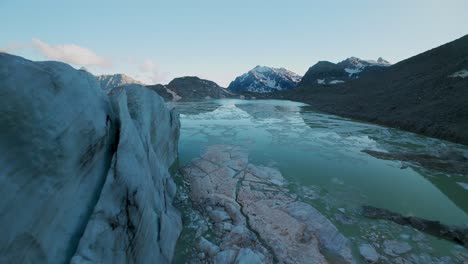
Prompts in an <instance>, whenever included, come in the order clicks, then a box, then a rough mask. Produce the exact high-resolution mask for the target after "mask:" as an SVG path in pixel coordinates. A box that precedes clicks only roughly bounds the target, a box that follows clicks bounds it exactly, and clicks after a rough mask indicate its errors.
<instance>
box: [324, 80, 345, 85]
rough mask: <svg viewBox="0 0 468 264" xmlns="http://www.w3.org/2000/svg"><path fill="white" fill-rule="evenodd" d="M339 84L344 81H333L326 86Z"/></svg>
mask: <svg viewBox="0 0 468 264" xmlns="http://www.w3.org/2000/svg"><path fill="white" fill-rule="evenodd" d="M339 83H344V81H342V80H333V81H330V82H329V83H328V84H339Z"/></svg>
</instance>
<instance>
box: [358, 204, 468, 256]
mask: <svg viewBox="0 0 468 264" xmlns="http://www.w3.org/2000/svg"><path fill="white" fill-rule="evenodd" d="M362 212H363V215H364V216H366V217H368V218H373V219H385V220H389V221H393V222H395V223H397V224H400V225H407V226H411V227H414V228H416V229H417V230H420V231H423V232H426V233H428V234H431V235H433V236H436V237H440V238H443V239H447V240H450V241H453V242H455V243H458V244H460V245H463V246H464V247H468V229H466V228H465V229H462V228H456V227H450V226H447V225H444V224H442V223H440V222H438V221H430V220H425V219H422V218H418V217H412V216H403V215H401V214H398V213H394V212H391V211H389V210H385V209H381V208H376V207H372V206H363V207H362Z"/></svg>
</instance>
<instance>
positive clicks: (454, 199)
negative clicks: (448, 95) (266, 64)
mask: <svg viewBox="0 0 468 264" xmlns="http://www.w3.org/2000/svg"><path fill="white" fill-rule="evenodd" d="M171 104H172V105H173V106H174V107H175V108H176V109H177V111H178V112H179V113H180V120H181V134H180V141H179V156H180V157H179V166H184V165H186V164H188V163H190V162H191V161H192V160H194V159H196V158H197V157H199V156H200V155H201V154H202V153H203V151H204V149H206V147H207V146H210V145H215V144H227V145H235V146H240V147H242V148H244V149H246V150H247V151H248V153H249V161H250V162H251V163H255V164H260V165H265V166H270V167H275V168H277V169H279V170H280V171H281V173H282V174H283V176H284V177H285V178H286V179H287V181H288V184H289V185H288V187H289V189H290V190H291V191H292V192H294V193H295V194H297V196H298V199H300V200H302V201H304V202H307V203H309V204H311V205H312V206H314V207H315V208H317V209H318V210H319V211H320V212H321V213H322V214H324V215H325V216H327V217H328V218H329V219H330V221H332V222H333V223H334V224H335V225H336V226H337V228H338V229H339V230H340V231H341V232H342V233H343V234H344V235H345V236H347V237H348V238H349V239H350V240H351V241H352V243H353V247H354V248H355V251H357V249H356V248H357V247H358V246H359V244H361V243H373V244H374V245H378V244H379V243H381V242H382V241H383V240H386V239H393V240H398V241H406V242H408V243H409V244H410V245H411V246H412V253H414V254H426V255H429V256H435V257H444V256H448V257H450V258H451V259H452V260H453V261H454V263H457V262H458V261H461V260H462V259H463V256H465V257H466V256H468V251H467V250H466V249H465V248H463V247H461V246H459V245H456V244H455V243H452V242H448V241H445V240H441V239H437V238H435V237H432V236H430V235H427V234H424V233H421V232H419V231H416V230H414V229H413V228H411V227H407V226H400V225H397V224H395V223H392V222H389V221H385V220H372V219H367V218H365V217H363V216H361V214H360V208H361V206H363V205H371V206H375V207H379V208H385V209H388V210H391V211H394V212H398V213H401V214H403V215H405V216H417V217H421V218H424V219H428V220H437V221H441V222H442V223H444V224H449V225H457V226H461V227H463V226H465V227H466V226H467V225H468V175H462V174H451V173H447V172H442V171H437V170H433V169H428V168H423V167H420V166H418V165H417V164H414V163H411V162H403V161H399V160H382V159H378V158H375V157H373V156H370V155H369V154H367V153H364V152H362V150H375V151H379V152H388V153H414V154H428V155H437V154H438V153H443V152H447V151H451V152H454V151H455V152H457V153H462V155H465V157H467V156H468V148H467V147H465V146H462V145H459V144H454V143H450V142H447V141H443V140H438V139H433V138H428V137H425V136H421V135H417V134H414V133H409V132H405V131H401V130H397V129H391V128H386V127H382V126H378V125H374V124H368V123H363V122H358V121H353V120H349V119H345V118H341V117H337V116H334V115H328V114H323V113H318V112H315V111H313V110H311V109H310V106H307V105H305V104H302V103H297V102H291V101H278V100H235V99H222V100H209V101H202V102H179V103H171ZM176 181H177V179H176ZM178 181H179V182H178V183H180V179H178ZM181 210H182V213H183V219H184V231H183V233H182V235H181V239H180V240H179V243H178V249H177V252H178V253H177V254H176V257H175V263H186V262H189V260H188V259H187V258H188V256H189V253H190V250H192V249H191V247H192V246H193V244H194V242H193V239H194V238H193V233H194V230H192V229H193V225H192V223H191V221H192V219H191V218H190V212H189V211H190V209H189V208H184V207H183V206H182V208H181ZM377 251H379V249H378V248H377ZM356 255H359V253H356ZM460 256H461V257H460ZM384 262H385V261H384Z"/></svg>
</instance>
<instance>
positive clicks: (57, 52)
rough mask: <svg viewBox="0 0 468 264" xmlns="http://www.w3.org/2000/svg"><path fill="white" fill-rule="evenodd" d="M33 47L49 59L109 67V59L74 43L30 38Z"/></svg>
mask: <svg viewBox="0 0 468 264" xmlns="http://www.w3.org/2000/svg"><path fill="white" fill-rule="evenodd" d="M32 44H33V47H34V48H35V49H36V50H38V51H39V52H40V53H41V54H42V55H43V56H45V57H46V58H48V59H51V60H58V61H63V62H66V63H70V64H75V65H81V66H98V67H109V66H110V62H109V60H107V59H105V58H103V57H101V56H98V55H97V54H96V53H94V52H93V51H91V50H89V49H87V48H84V47H80V46H78V45H76V44H64V45H49V44H47V43H45V42H43V41H41V40H40V39H35V38H33V39H32Z"/></svg>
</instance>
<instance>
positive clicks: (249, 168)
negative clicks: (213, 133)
mask: <svg viewBox="0 0 468 264" xmlns="http://www.w3.org/2000/svg"><path fill="white" fill-rule="evenodd" d="M182 172H183V174H184V176H185V177H186V179H187V180H188V181H189V182H190V189H191V193H190V198H191V200H192V201H193V202H194V204H195V205H196V208H198V210H199V211H200V213H202V214H203V215H206V216H207V217H208V218H209V219H210V222H211V224H212V225H213V226H214V231H215V233H216V238H215V240H214V241H213V243H212V245H211V246H209V247H208V246H206V244H207V243H206V241H205V240H204V238H203V237H202V236H203V234H198V235H199V236H200V237H201V239H200V243H201V244H202V245H203V246H199V250H200V251H201V252H203V253H204V261H206V260H208V261H214V262H215V263H217V260H221V259H222V260H223V261H224V262H219V263H233V261H237V262H236V263H238V262H239V261H240V260H241V259H244V258H247V259H249V260H251V261H252V262H246V263H257V262H255V261H257V260H259V261H261V262H262V263H263V262H266V263H271V262H273V261H275V262H280V263H310V261H313V263H328V261H329V260H331V261H338V262H339V263H354V262H355V260H354V258H353V256H352V255H351V250H350V247H349V241H348V239H347V238H345V237H344V236H343V235H342V234H341V233H340V232H339V231H338V230H337V229H336V227H335V226H334V225H333V224H332V223H331V222H330V221H329V220H328V219H327V218H325V217H324V216H323V215H321V214H320V213H319V212H318V211H317V210H315V209H314V208H313V207H312V206H310V205H308V204H305V203H302V202H298V201H297V200H296V197H295V195H293V194H291V193H289V191H288V189H287V188H286V184H287V182H286V180H285V179H284V178H283V176H282V175H281V173H280V172H279V171H278V170H277V169H275V168H270V167H264V166H259V165H254V164H251V163H249V161H248V155H247V153H246V152H245V151H243V150H242V149H240V148H238V147H234V146H228V145H214V146H211V147H209V148H208V149H207V150H206V152H205V153H204V154H203V155H202V156H201V157H200V158H199V159H197V160H195V161H194V162H192V163H191V164H189V165H187V166H186V167H184V168H183V169H182ZM215 244H217V245H215Z"/></svg>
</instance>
